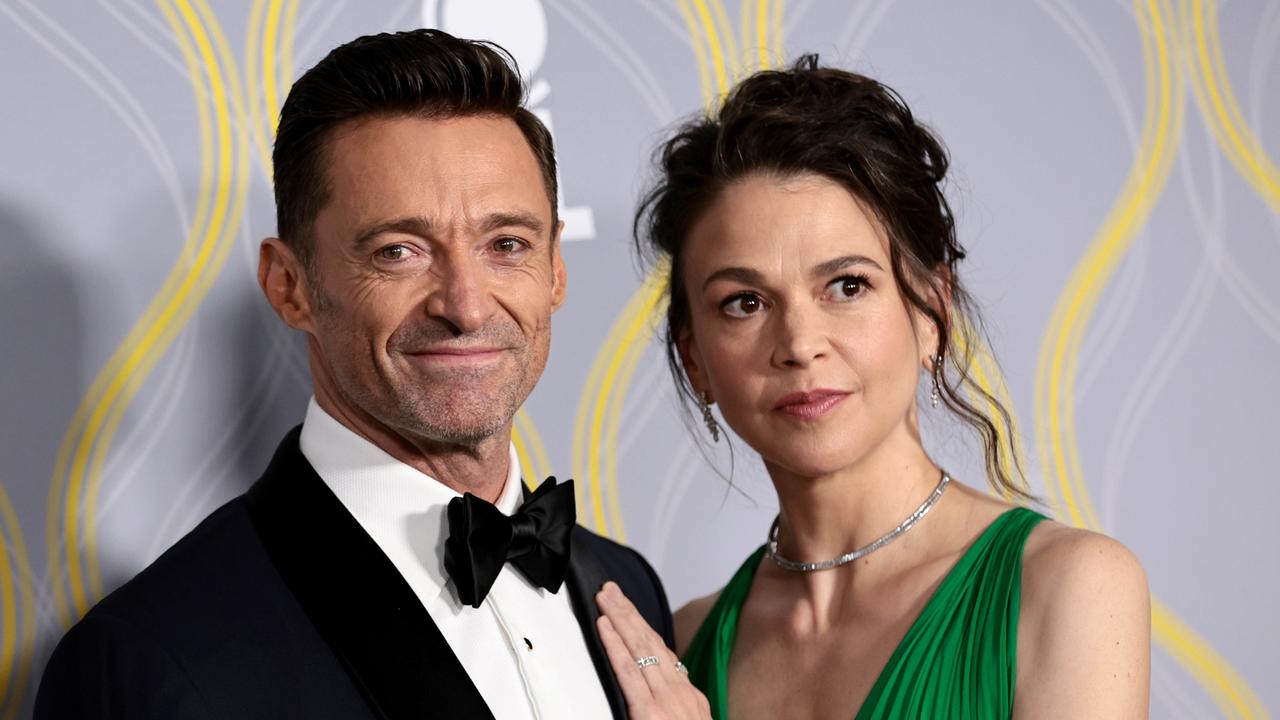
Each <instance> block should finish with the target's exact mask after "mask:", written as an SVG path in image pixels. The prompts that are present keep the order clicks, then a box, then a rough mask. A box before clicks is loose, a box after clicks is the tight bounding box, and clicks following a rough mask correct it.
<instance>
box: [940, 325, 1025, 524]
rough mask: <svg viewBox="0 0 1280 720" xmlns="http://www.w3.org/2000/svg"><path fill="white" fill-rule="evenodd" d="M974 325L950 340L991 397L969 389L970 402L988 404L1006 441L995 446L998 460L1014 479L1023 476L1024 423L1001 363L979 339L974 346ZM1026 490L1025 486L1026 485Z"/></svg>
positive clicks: (980, 385) (959, 331) (970, 372)
mask: <svg viewBox="0 0 1280 720" xmlns="http://www.w3.org/2000/svg"><path fill="white" fill-rule="evenodd" d="M973 333H974V331H973V329H972V328H957V330H956V332H954V333H952V337H951V342H952V345H953V346H954V347H955V352H956V354H957V356H958V357H965V356H966V355H967V356H968V357H969V358H970V360H969V367H968V370H967V371H966V372H967V373H968V376H969V378H970V379H972V380H973V382H974V383H975V384H977V386H978V387H979V388H981V390H982V391H983V392H985V393H986V394H987V395H988V396H989V397H983V396H982V394H980V393H978V392H977V391H973V390H970V392H969V393H968V395H969V400H970V402H974V403H979V404H981V405H982V406H984V407H985V409H986V411H987V415H988V417H990V418H991V422H992V423H994V424H995V426H996V431H997V432H999V433H1000V435H1001V436H1002V437H1004V438H1007V442H1005V443H1000V444H998V445H997V446H996V462H997V464H998V465H999V466H1000V468H1001V469H1003V470H1004V472H1005V476H1006V477H1009V478H1011V479H1013V480H1014V481H1015V482H1017V481H1019V480H1020V479H1021V478H1020V476H1019V475H1018V473H1017V472H1016V471H1017V463H1015V462H1014V458H1015V457H1026V455H1025V453H1024V451H1023V448H1022V439H1021V436H1020V435H1019V434H1018V428H1019V427H1021V424H1020V423H1019V422H1018V418H1017V408H1016V405H1015V403H1014V402H1013V394H1012V393H1010V392H1009V386H1008V384H1007V383H1006V381H1005V378H1004V372H1003V371H1002V370H1001V369H1000V365H999V364H998V363H996V361H995V357H994V355H993V354H992V352H991V348H989V347H987V345H986V343H984V342H983V341H982V340H981V339H977V342H976V345H975V346H972V347H971V346H970V345H969V342H968V338H969V337H975V338H976V337H977V336H976V335H974V334H973ZM992 399H994V400H995V401H996V402H998V403H999V404H1000V405H1001V406H1003V407H1004V409H1005V412H1007V413H1008V414H1009V421H1008V422H1007V423H1006V422H1005V419H1004V418H1003V417H1001V414H1000V408H999V407H998V406H997V405H996V402H992ZM1023 489H1026V488H1025V487H1024V488H1023ZM1002 495H1003V496H1004V498H1005V499H1006V500H1010V501H1012V500H1014V498H1013V496H1012V495H1011V494H1010V493H1008V492H1002Z"/></svg>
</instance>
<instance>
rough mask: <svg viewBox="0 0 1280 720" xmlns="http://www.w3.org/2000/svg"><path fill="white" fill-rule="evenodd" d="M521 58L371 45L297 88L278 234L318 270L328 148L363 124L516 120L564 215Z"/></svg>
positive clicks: (475, 50)
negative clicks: (344, 129)
mask: <svg viewBox="0 0 1280 720" xmlns="http://www.w3.org/2000/svg"><path fill="white" fill-rule="evenodd" d="M524 98H525V88H524V84H523V83H522V82H521V80H520V74H519V72H518V71H517V69H516V61H515V58H513V57H512V56H511V54H510V53H508V52H507V51H506V50H504V49H503V48H502V47H500V46H498V45H496V44H494V43H489V42H480V41H473V40H462V39H459V38H456V37H453V36H452V35H450V34H448V33H446V32H441V31H439V30H411V31H407V32H398V33H381V34H379V35H366V36H364V37H360V38H356V39H355V40H352V41H351V42H349V43H347V44H345V45H342V46H340V47H338V48H335V49H334V50H333V51H331V52H330V53H329V54H328V55H326V56H325V58H324V59H323V60H321V61H320V62H319V63H317V64H316V65H315V67H313V68H311V69H310V70H308V71H307V72H306V73H304V74H303V75H302V77H300V78H298V81H297V82H295V83H294V84H293V88H292V89H291V90H290V91H289V97H288V98H286V99H285V101H284V107H283V108H282V109H281V111H280V125H279V128H278V130H277V131H276V142H275V148H274V151H273V152H272V155H271V162H272V165H273V166H274V172H275V194H276V228H277V232H278V234H279V235H280V238H281V239H282V240H284V242H285V243H287V244H288V245H289V247H290V248H292V249H293V251H294V252H295V253H297V254H298V256H299V257H300V258H301V259H302V261H303V263H304V264H305V265H306V266H307V267H308V268H309V269H311V268H313V267H314V266H313V265H312V263H313V262H314V248H313V247H312V242H311V237H310V236H311V224H312V223H313V222H314V221H315V218H316V215H317V214H318V213H319V212H320V210H321V208H323V207H324V206H325V204H326V203H327V202H328V201H329V193H330V190H331V188H330V187H329V181H328V178H327V177H326V164H327V161H326V155H325V148H326V142H327V140H328V138H329V135H330V134H331V133H332V131H333V129H334V128H335V127H336V126H338V125H340V124H341V123H344V122H347V121H349V120H353V119H356V118H362V117H376V116H414V117H426V118H449V117H460V116H470V115H495V116H499V117H507V118H511V119H512V120H514V121H515V123H516V125H517V126H519V128H520V132H521V133H523V134H524V137H525V140H527V141H528V143H529V148H530V149H531V150H532V151H533V154H534V157H535V158H536V159H537V161H538V167H539V168H540V169H541V171H542V180H543V182H544V183H545V184H546V189H547V198H548V199H549V200H550V201H551V219H552V227H554V226H555V225H556V223H557V222H558V219H557V212H556V159H555V149H554V147H553V145H552V142H551V133H549V132H548V131H547V128H546V126H544V125H543V124H542V122H541V121H540V120H538V118H537V117H536V116H534V114H533V113H531V112H529V110H527V109H525V108H524V107H523V106H522V103H523V101H524Z"/></svg>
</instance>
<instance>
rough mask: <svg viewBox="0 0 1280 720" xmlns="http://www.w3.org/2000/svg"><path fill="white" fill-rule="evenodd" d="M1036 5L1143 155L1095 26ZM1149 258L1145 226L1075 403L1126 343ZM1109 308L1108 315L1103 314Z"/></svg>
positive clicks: (1100, 324) (1114, 291) (1067, 9)
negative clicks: (1091, 74)
mask: <svg viewBox="0 0 1280 720" xmlns="http://www.w3.org/2000/svg"><path fill="white" fill-rule="evenodd" d="M1036 4H1037V5H1039V6H1040V8H1041V9H1042V10H1043V11H1044V12H1045V13H1046V14H1047V15H1048V16H1049V17H1050V18H1051V19H1052V20H1053V21H1054V22H1055V23H1056V24H1057V25H1058V27H1059V28H1060V29H1061V30H1062V31H1063V32H1064V33H1065V34H1066V35H1067V37H1068V38H1070V39H1071V40H1072V41H1073V42H1074V43H1075V44H1076V46H1077V47H1078V48H1079V49H1080V50H1081V51H1082V52H1083V53H1084V55H1085V58H1086V59H1087V60H1088V61H1089V64H1090V65H1091V66H1093V68H1094V70H1095V72H1097V74H1098V77H1099V79H1100V80H1101V81H1102V85H1103V87H1104V88H1105V89H1106V91H1107V95H1108V96H1109V97H1110V98H1111V101H1112V103H1113V104H1114V105H1115V107H1116V109H1117V110H1118V111H1119V116H1120V120H1121V123H1122V125H1123V127H1124V129H1125V134H1126V136H1127V137H1128V139H1129V143H1130V145H1131V146H1132V148H1133V152H1135V153H1136V152H1137V151H1138V143H1139V139H1138V135H1139V130H1138V126H1137V119H1136V118H1135V116H1134V112H1133V108H1132V107H1131V105H1130V104H1129V97H1128V95H1127V94H1126V93H1125V90H1124V85H1123V78H1122V76H1121V73H1120V71H1119V69H1118V67H1117V66H1116V64H1115V62H1114V61H1113V60H1112V59H1111V54H1110V53H1109V52H1108V51H1107V48H1106V45H1105V44H1104V43H1103V42H1102V41H1101V40H1100V39H1099V38H1098V35H1097V33H1096V32H1094V30H1093V28H1092V26H1090V25H1089V23H1088V21H1087V20H1085V19H1084V18H1083V17H1082V16H1081V15H1080V14H1079V13H1078V12H1076V11H1075V9H1074V8H1073V7H1071V5H1070V4H1069V3H1067V2H1061V1H1059V2H1053V1H1052V0H1037V3H1036ZM1149 255H1150V231H1149V230H1148V228H1147V227H1146V226H1143V228H1142V229H1141V230H1140V231H1139V232H1138V233H1137V234H1136V235H1135V236H1134V240H1133V244H1132V245H1131V246H1130V248H1129V252H1128V253H1127V254H1126V256H1125V258H1124V260H1123V261H1122V262H1121V263H1120V266H1119V267H1118V268H1116V274H1115V277H1114V279H1113V280H1112V281H1111V282H1110V283H1109V284H1108V287H1107V289H1106V295H1105V298H1104V299H1103V300H1102V301H1101V302H1100V303H1099V312H1097V313H1096V314H1095V318H1096V319H1095V321H1094V322H1093V324H1092V325H1091V326H1090V328H1089V330H1088V332H1087V333H1086V335H1085V337H1084V338H1082V340H1081V347H1080V353H1079V356H1080V358H1081V364H1080V369H1079V374H1078V376H1077V379H1076V400H1077V402H1082V401H1083V399H1084V398H1085V397H1087V396H1088V395H1089V392H1090V390H1091V389H1092V388H1093V384H1094V382H1095V381H1096V380H1097V379H1098V377H1099V376H1100V374H1101V373H1102V372H1103V370H1104V369H1105V368H1106V366H1107V361H1108V359H1109V358H1110V356H1111V353H1112V352H1114V351H1115V349H1116V348H1117V347H1118V345H1119V344H1120V342H1121V340H1123V338H1124V332H1125V329H1126V328H1127V327H1128V325H1129V322H1130V320H1132V319H1133V314H1134V312H1135V310H1136V309H1137V305H1138V301H1139V299H1140V297H1141V292H1142V288H1143V285H1144V283H1145V280H1146V269H1147V265H1148V258H1149ZM1104 309H1105V311H1104Z"/></svg>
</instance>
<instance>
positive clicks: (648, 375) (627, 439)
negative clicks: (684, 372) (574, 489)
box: [614, 360, 666, 465]
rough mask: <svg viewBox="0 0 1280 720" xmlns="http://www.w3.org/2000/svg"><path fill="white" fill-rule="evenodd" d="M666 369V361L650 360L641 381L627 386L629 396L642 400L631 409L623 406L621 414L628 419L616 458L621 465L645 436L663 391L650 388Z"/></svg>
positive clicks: (619, 441)
mask: <svg viewBox="0 0 1280 720" xmlns="http://www.w3.org/2000/svg"><path fill="white" fill-rule="evenodd" d="M641 362H643V360H642V361H641ZM664 370H666V363H665V362H659V361H651V362H648V363H646V367H645V369H644V371H643V373H641V375H640V378H639V382H636V383H634V384H633V385H632V386H631V387H628V388H627V395H628V396H629V397H632V398H634V397H639V398H641V400H640V403H639V404H638V405H636V406H634V407H632V408H631V409H630V411H628V410H627V409H626V408H625V407H624V408H623V412H622V414H621V416H622V417H625V418H627V420H628V421H627V422H626V423H625V424H624V425H623V428H622V436H621V437H620V438H619V440H618V456H617V457H616V458H615V459H614V461H615V462H617V463H618V464H619V465H622V464H623V462H622V460H623V458H625V457H626V456H627V454H628V453H629V452H630V451H631V448H632V446H634V445H635V444H636V443H637V442H639V441H641V440H642V439H643V438H644V428H645V427H646V426H647V425H648V424H649V420H650V418H652V417H653V413H654V412H655V411H656V409H657V407H658V404H659V403H660V402H661V401H662V397H663V393H661V392H650V389H651V388H652V387H653V385H654V382H655V381H656V380H657V378H658V376H659V375H660V374H665V373H663V371H664Z"/></svg>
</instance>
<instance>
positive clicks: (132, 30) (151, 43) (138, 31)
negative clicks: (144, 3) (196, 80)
mask: <svg viewBox="0 0 1280 720" xmlns="http://www.w3.org/2000/svg"><path fill="white" fill-rule="evenodd" d="M98 5H99V6H101V7H102V9H103V10H106V11H107V13H108V14H110V15H111V17H113V18H115V20H116V22H118V23H120V25H121V27H123V28H124V29H125V30H128V31H129V34H130V35H133V37H134V39H136V40H137V41H138V42H140V43H142V44H143V45H145V46H146V47H147V48H149V49H150V50H151V52H153V53H155V54H156V57H158V58H160V60H161V61H163V62H164V64H166V65H168V66H169V67H170V68H172V69H173V70H174V72H176V73H177V74H178V75H179V76H180V77H182V78H184V79H185V78H186V77H187V68H186V65H184V64H183V62H182V57H181V56H179V55H178V54H176V53H174V52H170V51H169V50H166V49H165V48H164V47H161V45H160V43H159V42H157V41H156V37H155V36H153V35H149V34H147V32H146V31H144V30H143V29H142V28H140V27H138V26H137V24H136V23H134V22H133V21H132V20H130V19H129V18H127V17H125V15H124V13H122V12H121V11H120V9H119V8H117V7H115V6H114V5H112V4H111V3H109V2H107V0H98ZM127 7H130V8H132V9H133V10H134V11H135V12H141V11H139V10H138V8H137V7H136V6H133V5H132V4H129V5H127ZM144 16H145V14H144ZM145 17H146V18H147V19H148V20H151V19H152V18H151V17H150V16H145ZM152 27H153V29H155V26H154V25H153V26H152ZM157 34H159V35H160V37H164V38H167V39H168V40H169V44H170V45H171V46H174V48H173V49H175V50H176V49H177V48H176V45H177V42H176V41H175V40H174V39H173V36H172V34H171V33H170V32H169V31H168V30H165V31H164V32H163V33H160V32H159V30H157Z"/></svg>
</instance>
